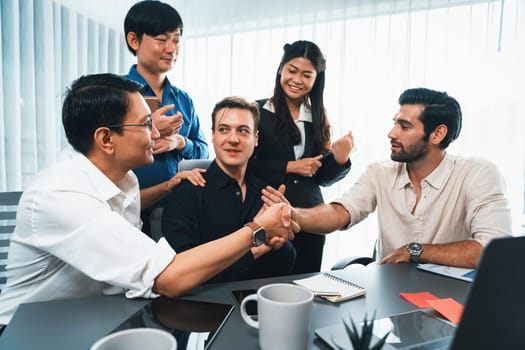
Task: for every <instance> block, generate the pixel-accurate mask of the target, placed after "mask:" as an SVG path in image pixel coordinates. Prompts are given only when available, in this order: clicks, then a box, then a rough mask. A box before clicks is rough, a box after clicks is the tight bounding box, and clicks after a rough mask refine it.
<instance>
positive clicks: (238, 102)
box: [211, 96, 261, 133]
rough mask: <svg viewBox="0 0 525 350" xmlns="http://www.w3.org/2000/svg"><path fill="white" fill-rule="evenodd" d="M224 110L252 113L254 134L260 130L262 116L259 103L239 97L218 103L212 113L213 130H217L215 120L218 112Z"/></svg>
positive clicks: (227, 98)
mask: <svg viewBox="0 0 525 350" xmlns="http://www.w3.org/2000/svg"><path fill="white" fill-rule="evenodd" d="M223 108H238V109H244V110H247V111H250V112H251V114H252V116H253V125H254V130H253V132H254V133H255V132H257V130H258V129H259V123H260V121H261V114H260V112H259V105H258V104H257V102H248V101H247V100H246V99H244V98H242V97H239V96H230V97H225V98H223V99H222V100H221V101H219V102H217V104H216V105H215V107H214V108H213V112H212V113H211V130H212V131H214V130H215V119H216V117H217V112H219V111H220V110H221V109H223Z"/></svg>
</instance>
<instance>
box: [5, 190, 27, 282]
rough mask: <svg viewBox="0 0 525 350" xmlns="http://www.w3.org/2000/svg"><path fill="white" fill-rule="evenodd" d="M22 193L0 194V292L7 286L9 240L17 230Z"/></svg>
mask: <svg viewBox="0 0 525 350" xmlns="http://www.w3.org/2000/svg"><path fill="white" fill-rule="evenodd" d="M21 195H22V192H0V290H2V288H3V287H4V285H5V282H6V274H5V266H6V264H7V251H8V250H9V240H10V238H11V234H13V231H14V230H15V219H16V208H17V206H18V201H19V200H20V196H21Z"/></svg>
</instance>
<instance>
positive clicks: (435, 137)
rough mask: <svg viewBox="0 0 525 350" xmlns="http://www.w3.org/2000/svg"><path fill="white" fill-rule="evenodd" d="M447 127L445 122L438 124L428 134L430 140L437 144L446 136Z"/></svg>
mask: <svg viewBox="0 0 525 350" xmlns="http://www.w3.org/2000/svg"><path fill="white" fill-rule="evenodd" d="M447 133H448V128H447V126H446V125H445V124H441V125H438V126H437V127H436V128H435V129H434V131H432V133H431V134H430V142H431V143H432V144H434V145H439V144H440V143H441V141H443V139H444V138H445V136H447Z"/></svg>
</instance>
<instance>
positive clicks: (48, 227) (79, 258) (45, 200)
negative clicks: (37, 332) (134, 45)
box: [0, 74, 298, 325]
mask: <svg viewBox="0 0 525 350" xmlns="http://www.w3.org/2000/svg"><path fill="white" fill-rule="evenodd" d="M141 88H142V87H141V86H140V85H139V84H137V83H134V82H132V81H130V80H127V79H125V78H121V77H119V76H116V75H112V74H98V75H89V76H84V77H81V78H79V79H78V80H77V81H75V82H74V83H73V84H72V86H71V88H70V89H69V90H68V91H67V94H66V98H65V101H64V106H63V111H62V120H63V124H64V129H65V132H66V136H67V138H68V141H69V142H70V144H71V145H72V146H73V148H74V149H75V152H73V154H72V155H71V156H70V157H68V158H67V159H64V160H62V161H61V162H59V163H57V164H56V165H55V166H53V167H52V168H50V169H48V170H46V171H43V172H41V173H40V174H38V175H37V176H36V178H35V180H34V181H33V183H32V184H31V185H30V186H29V188H27V189H26V190H25V191H24V194H23V195H22V198H21V200H20V204H19V209H18V212H17V222H16V229H15V232H14V233H13V235H12V238H11V245H10V247H9V252H8V262H7V269H6V273H7V283H6V286H5V288H4V289H3V290H2V294H1V295H0V325H2V324H7V323H8V322H9V320H10V318H11V317H12V315H13V313H14V312H15V310H16V308H17V307H18V305H19V304H21V303H27V302H35V301H45V300H52V299H62V298H71V297H82V296H88V295H101V294H115V293H126V296H127V297H147V298H149V297H155V296H157V295H165V296H177V295H180V294H183V293H184V292H186V291H187V290H189V289H191V288H193V287H194V286H196V285H197V284H199V283H201V282H204V281H206V280H208V279H209V278H210V277H212V276H213V275H215V274H216V273H218V272H220V271H222V270H223V269H225V268H226V267H228V266H229V265H230V264H232V263H233V262H234V261H236V260H237V259H238V258H240V257H241V256H243V255H244V254H246V253H247V252H248V251H249V250H250V248H251V247H252V246H253V244H254V237H253V234H254V232H253V230H252V228H250V227H248V226H246V227H243V228H241V229H239V230H237V231H235V232H233V233H232V234H230V235H228V236H225V237H223V238H221V239H218V240H215V241H212V242H209V243H207V244H204V245H201V246H198V247H195V248H193V249H190V250H188V251H185V252H183V253H180V254H176V253H175V252H174V251H173V250H172V248H171V247H170V245H169V244H168V243H167V242H166V240H165V239H163V238H162V239H160V240H159V242H155V241H153V240H151V239H150V238H149V237H147V236H146V235H144V234H143V233H142V232H141V231H140V228H141V224H142V223H141V221H140V216H139V213H140V194H139V187H138V183H137V179H136V177H135V175H134V174H133V172H131V171H130V169H133V168H135V167H138V166H141V165H145V164H149V163H151V162H153V152H152V149H153V142H154V140H155V139H156V138H158V137H159V133H158V131H157V129H156V128H155V127H154V126H153V124H152V121H151V115H150V110H149V108H148V106H147V104H146V102H145V101H144V99H143V97H142V95H141V94H140V91H141ZM252 226H260V227H264V228H265V230H266V237H267V239H268V244H270V245H275V246H280V245H282V243H283V241H284V240H286V239H289V238H293V230H295V231H297V230H298V227H297V224H296V223H295V222H294V221H293V220H291V208H290V207H289V206H286V205H284V206H283V205H281V206H272V207H270V208H268V209H267V210H266V211H264V212H263V213H261V214H259V215H258V216H257V217H256V218H255V219H254V225H253V224H252Z"/></svg>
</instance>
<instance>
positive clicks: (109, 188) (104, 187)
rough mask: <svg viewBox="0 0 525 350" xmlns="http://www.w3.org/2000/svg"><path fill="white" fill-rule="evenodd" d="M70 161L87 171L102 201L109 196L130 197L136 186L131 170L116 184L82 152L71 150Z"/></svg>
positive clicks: (107, 199) (128, 198)
mask: <svg viewBox="0 0 525 350" xmlns="http://www.w3.org/2000/svg"><path fill="white" fill-rule="evenodd" d="M71 161H72V162H73V163H74V164H75V165H76V166H78V168H80V169H83V170H84V171H85V172H86V173H88V174H89V177H90V178H91V179H93V180H92V181H93V183H96V184H97V186H96V191H97V192H98V193H97V195H96V196H97V197H99V198H101V199H103V200H104V201H109V200H110V199H111V198H114V197H117V196H125V199H123V201H127V200H131V199H132V197H133V194H134V193H135V189H136V188H137V186H138V181H137V178H136V177H135V175H134V174H133V172H132V171H131V170H130V171H128V173H127V174H126V175H125V176H124V178H122V180H120V181H119V183H118V186H117V185H116V184H114V183H113V181H111V180H110V179H109V178H108V177H107V176H106V175H105V174H104V173H103V172H102V171H100V169H99V168H97V167H96V166H95V164H93V163H92V162H91V161H90V160H89V159H88V158H87V157H86V156H85V155H83V154H82V153H79V152H75V151H73V152H71Z"/></svg>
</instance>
